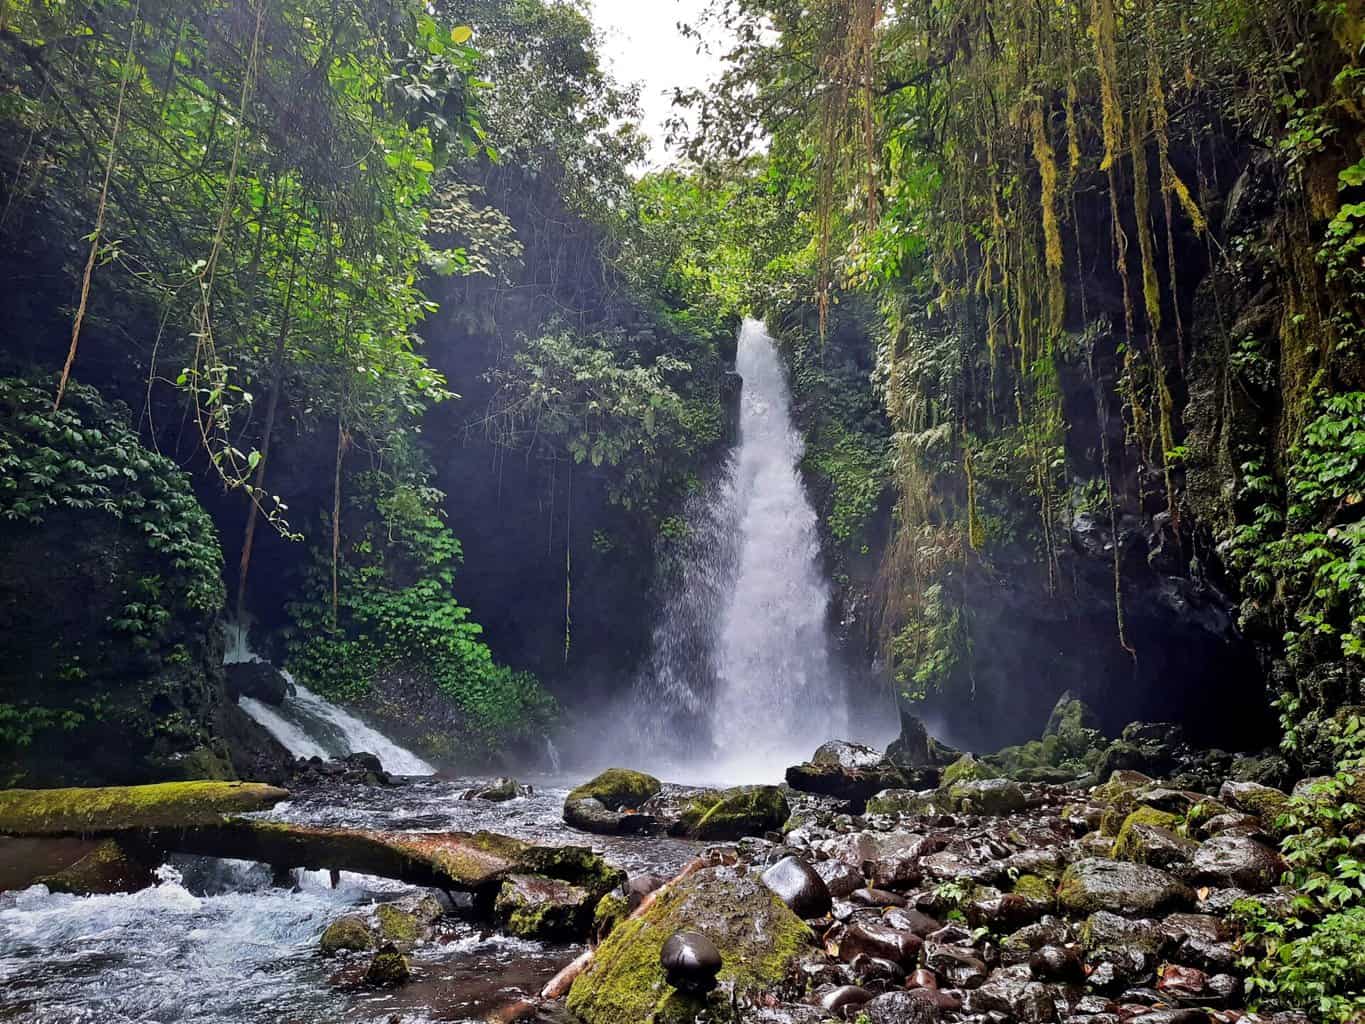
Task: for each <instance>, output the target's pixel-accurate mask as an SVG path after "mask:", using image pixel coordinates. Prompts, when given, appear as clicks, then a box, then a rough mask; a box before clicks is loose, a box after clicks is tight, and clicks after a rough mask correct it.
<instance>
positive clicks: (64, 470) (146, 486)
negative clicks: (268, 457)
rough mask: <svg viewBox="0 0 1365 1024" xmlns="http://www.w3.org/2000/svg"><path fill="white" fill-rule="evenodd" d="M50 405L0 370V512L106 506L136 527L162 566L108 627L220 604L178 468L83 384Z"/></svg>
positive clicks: (207, 550)
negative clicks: (1, 374) (59, 403)
mask: <svg viewBox="0 0 1365 1024" xmlns="http://www.w3.org/2000/svg"><path fill="white" fill-rule="evenodd" d="M67 394H68V396H69V397H68V400H67V402H66V404H65V405H63V407H62V408H61V409H59V410H55V411H54V410H53V408H52V391H51V388H50V386H48V385H47V384H46V383H44V384H37V383H32V382H28V381H22V380H17V379H14V378H5V379H0V519H3V520H5V521H7V522H8V523H10V524H13V525H12V526H10V527H9V529H15V528H19V529H22V528H32V527H38V526H41V525H42V524H43V522H44V521H45V520H47V519H49V518H52V517H54V516H59V515H61V514H63V513H66V512H78V513H94V514H96V515H106V516H109V517H111V518H113V519H117V520H120V521H122V522H124V523H126V524H127V525H128V526H129V527H130V528H131V529H133V530H134V531H136V532H137V534H138V535H139V536H141V537H142V538H143V540H144V542H145V544H146V546H147V548H148V549H149V550H150V551H152V552H153V553H154V555H155V558H156V563H157V564H158V565H159V566H160V567H161V568H162V572H161V573H160V574H158V575H149V576H146V577H143V578H142V579H140V580H139V581H138V583H137V588H136V591H135V592H134V593H133V594H130V595H129V596H130V597H132V598H133V600H132V601H130V602H129V604H128V605H127V607H126V608H125V609H124V618H122V619H120V620H118V621H117V622H115V623H114V625H115V628H117V629H120V630H122V631H124V632H127V633H130V634H132V635H134V636H140V637H144V638H150V637H152V636H154V635H155V634H156V633H157V631H158V630H159V627H160V626H161V624H162V623H164V622H165V620H166V618H167V617H168V616H169V614H170V611H169V610H170V609H174V608H179V607H182V606H188V607H189V608H191V609H194V610H195V611H199V612H212V611H214V610H216V609H219V608H221V607H222V604H223V583H222V576H221V573H222V553H221V551H220V549H219V547H218V534H217V531H216V530H215V529H214V526H213V521H212V520H211V519H210V518H209V517H208V515H207V514H206V513H205V512H204V510H203V508H202V507H201V506H200V505H199V503H198V502H197V501H196V500H195V498H194V494H193V492H192V491H191V490H190V487H189V482H188V477H186V476H185V474H184V473H182V472H181V471H180V470H179V469H178V468H177V467H176V465H175V464H174V463H173V462H171V461H170V460H169V459H167V458H165V457H163V456H161V455H157V454H155V453H154V452H150V451H148V450H147V449H146V448H144V447H143V445H142V443H141V441H140V440H139V439H138V436H137V434H136V433H135V432H134V431H133V430H132V429H131V428H130V427H129V426H128V425H127V423H126V410H125V411H122V412H121V411H120V410H119V409H118V408H117V407H111V406H109V405H107V404H106V403H105V402H104V401H103V400H102V399H101V398H100V397H99V395H98V393H97V392H96V391H95V390H94V389H93V388H88V387H84V386H82V385H80V384H72V385H70V386H69V387H68V389H67Z"/></svg>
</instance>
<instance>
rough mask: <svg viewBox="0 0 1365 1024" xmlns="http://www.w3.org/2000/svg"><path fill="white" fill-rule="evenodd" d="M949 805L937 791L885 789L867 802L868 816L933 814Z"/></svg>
mask: <svg viewBox="0 0 1365 1024" xmlns="http://www.w3.org/2000/svg"><path fill="white" fill-rule="evenodd" d="M947 806H948V804H947V802H946V801H945V800H944V799H943V796H942V795H941V794H940V793H938V792H937V791H935V790H932V789H931V790H925V791H923V792H920V791H917V790H913V789H883V790H880V791H879V792H877V793H874V794H873V795H872V796H871V797H869V798H868V800H867V807H866V813H868V814H886V815H892V816H894V815H898V814H906V815H910V814H933V813H935V812H936V811H937V810H939V809H941V808H947Z"/></svg>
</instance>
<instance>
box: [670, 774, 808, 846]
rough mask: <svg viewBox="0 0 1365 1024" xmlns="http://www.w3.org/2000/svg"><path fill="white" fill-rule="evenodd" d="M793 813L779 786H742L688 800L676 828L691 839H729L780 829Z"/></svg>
mask: <svg viewBox="0 0 1365 1024" xmlns="http://www.w3.org/2000/svg"><path fill="white" fill-rule="evenodd" d="M790 815H791V808H790V807H789V806H788V805H787V798H786V797H785V796H783V795H782V790H780V789H778V788H777V787H776V786H741V787H739V788H736V789H727V790H724V791H723V792H719V793H717V792H708V793H701V794H698V795H697V796H695V797H693V798H692V799H691V800H689V801H688V803H687V805H686V806H685V807H684V808H683V811H682V814H681V816H680V817H679V818H678V822H677V824H676V825H675V826H674V828H673V831H674V832H675V833H676V834H678V835H685V836H687V837H688V838H691V839H703V840H727V839H741V838H743V837H744V836H761V835H763V833H765V832H776V831H778V830H779V829H781V828H782V826H783V825H784V824H785V823H786V821H787V818H788V817H790Z"/></svg>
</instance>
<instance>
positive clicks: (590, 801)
mask: <svg viewBox="0 0 1365 1024" xmlns="http://www.w3.org/2000/svg"><path fill="white" fill-rule="evenodd" d="M662 789H663V783H662V782H660V781H659V780H658V779H656V778H654V776H652V775H646V774H644V772H636V771H631V770H630V769H628V768H608V769H607V770H606V771H604V772H603V773H602V774H601V775H598V776H597V777H596V778H595V779H592V780H591V781H589V782H585V783H583V785H581V786H578V787H577V788H576V789H574V790H572V791H571V792H570V793H569V795H568V797H566V798H565V800H564V821H565V822H566V823H568V824H569V825H572V826H573V827H574V828H578V829H582V830H583V831H585V832H596V833H600V834H603V835H615V834H618V833H629V832H644V831H648V830H649V829H651V828H653V827H654V825H655V821H654V818H653V817H652V816H650V815H647V814H639V813H637V812H638V811H639V809H640V807H641V806H642V805H643V804H644V803H645V802H646V801H647V800H649V799H650V798H651V797H654V796H657V795H658V794H659V792H660V791H661V790H662Z"/></svg>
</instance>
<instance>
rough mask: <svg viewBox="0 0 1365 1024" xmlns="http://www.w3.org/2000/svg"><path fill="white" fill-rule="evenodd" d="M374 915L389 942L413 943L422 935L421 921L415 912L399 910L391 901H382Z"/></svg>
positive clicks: (381, 931)
mask: <svg viewBox="0 0 1365 1024" xmlns="http://www.w3.org/2000/svg"><path fill="white" fill-rule="evenodd" d="M374 916H375V921H376V922H377V923H378V926H379V932H380V934H381V935H383V936H384V938H385V939H386V940H388V941H389V942H392V943H395V944H397V945H400V946H401V945H405V944H406V945H412V944H413V943H415V942H416V941H417V940H418V939H419V938H420V937H421V934H422V927H421V923H420V922H419V921H418V920H417V916H416V915H415V914H409V913H408V912H407V911H406V910H399V909H398V908H397V907H395V906H393V905H392V904H389V903H381V904H380V905H379V909H378V910H376V911H375V915H374Z"/></svg>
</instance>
